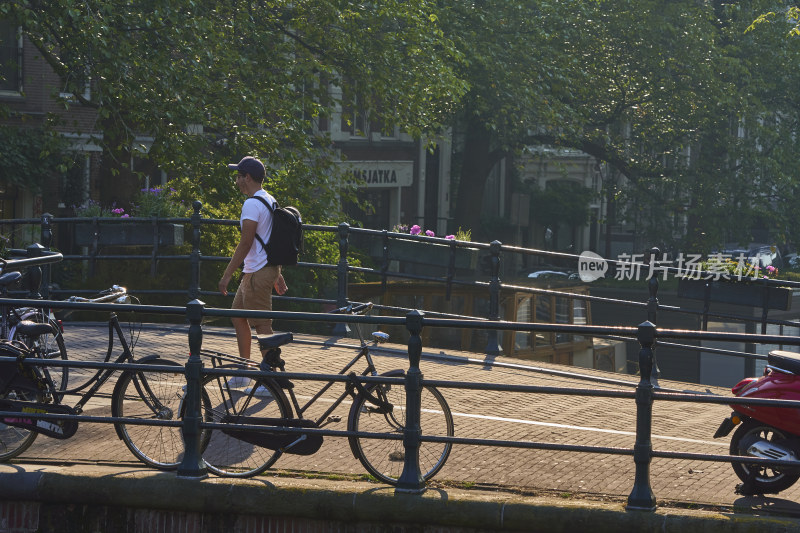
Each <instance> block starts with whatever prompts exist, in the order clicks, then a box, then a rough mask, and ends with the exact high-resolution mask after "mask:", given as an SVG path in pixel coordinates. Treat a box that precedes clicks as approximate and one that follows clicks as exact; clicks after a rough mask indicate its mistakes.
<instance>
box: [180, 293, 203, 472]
mask: <svg viewBox="0 0 800 533" xmlns="http://www.w3.org/2000/svg"><path fill="white" fill-rule="evenodd" d="M204 306H205V303H203V302H201V301H200V300H192V301H191V302H189V303H188V304H186V317H187V318H188V319H189V360H188V361H186V396H185V398H184V400H185V403H184V405H185V408H184V413H183V427H182V428H181V430H182V434H183V446H184V453H183V460H182V461H181V464H180V465H178V477H185V478H192V479H203V478H205V477H207V476H208V472H207V471H206V464H205V463H204V462H203V456H202V453H201V451H200V434H201V431H202V428H201V427H200V423H201V422H202V420H203V418H202V414H201V412H200V405H201V403H200V388H201V381H202V377H203V361H202V360H201V359H200V348H201V347H202V345H203V328H202V326H201V325H200V322H201V321H202V319H203V307H204Z"/></svg>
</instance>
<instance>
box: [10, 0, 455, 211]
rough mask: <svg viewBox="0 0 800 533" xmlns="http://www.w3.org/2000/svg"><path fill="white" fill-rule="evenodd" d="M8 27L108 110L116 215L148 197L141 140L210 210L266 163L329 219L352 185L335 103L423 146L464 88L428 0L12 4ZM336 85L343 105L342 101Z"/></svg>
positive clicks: (106, 139) (89, 102) (27, 0)
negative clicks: (133, 164)
mask: <svg viewBox="0 0 800 533" xmlns="http://www.w3.org/2000/svg"><path fill="white" fill-rule="evenodd" d="M0 17H3V18H6V19H10V20H12V21H14V22H16V23H18V24H20V25H21V26H22V28H23V31H24V32H25V34H26V35H27V37H28V38H29V39H30V40H31V41H32V42H33V43H34V45H35V46H36V47H37V48H38V51H39V52H40V53H41V54H42V57H43V58H44V59H45V60H46V61H47V62H48V63H49V64H50V66H52V68H53V69H54V70H55V71H56V73H58V74H59V75H60V77H61V78H62V79H63V80H64V83H65V87H64V88H63V90H65V91H66V92H70V93H72V95H73V98H74V99H75V100H76V101H78V102H80V103H81V104H82V105H84V106H88V107H91V108H94V109H96V110H97V112H98V114H99V118H98V127H97V129H98V130H99V131H101V132H102V138H98V139H97V142H99V143H100V144H101V146H102V147H103V150H104V153H103V164H104V172H105V174H106V175H107V176H114V177H115V179H114V181H113V182H111V183H112V185H111V186H109V187H107V188H106V189H104V190H103V191H102V194H103V198H101V200H102V201H103V202H104V203H111V201H116V202H118V203H120V204H123V205H124V204H126V203H127V202H128V201H129V199H130V197H131V196H132V194H133V193H134V192H135V191H136V190H138V187H139V181H138V180H136V178H135V176H134V175H133V174H132V173H131V171H130V169H129V168H128V167H129V162H130V160H131V157H130V156H131V152H132V150H134V149H135V148H136V147H135V146H134V144H135V137H136V134H137V133H139V134H146V135H148V136H151V137H153V138H154V142H153V146H152V148H151V150H150V154H149V157H150V158H151V159H152V160H153V162H155V163H156V164H158V165H159V166H160V167H161V168H163V169H165V170H167V171H168V172H169V173H170V175H180V176H186V177H187V179H188V181H189V182H191V186H189V185H188V184H186V185H185V186H184V187H183V189H184V190H187V189H192V191H191V192H193V193H195V194H197V195H199V196H200V197H201V198H203V199H205V200H206V202H205V203H206V204H207V205H208V207H209V208H212V209H213V208H214V207H212V206H221V205H227V204H230V203H231V202H230V200H231V198H232V193H233V191H234V189H233V187H232V185H231V184H230V183H228V180H227V178H228V173H227V171H225V169H224V166H223V165H222V164H223V163H227V162H230V161H235V160H238V158H240V157H241V156H242V155H243V154H245V153H254V154H256V155H259V156H261V157H262V158H263V159H264V160H266V161H267V162H268V163H269V164H270V166H271V167H272V169H273V172H272V174H271V176H272V182H271V183H270V186H272V187H273V188H274V190H275V191H276V192H278V193H285V192H287V191H290V192H291V195H290V196H289V197H288V198H286V201H287V202H292V203H296V204H300V205H301V206H302V207H303V209H304V211H306V212H307V213H309V215H311V217H312V218H311V220H321V219H322V217H324V215H325V214H326V213H330V212H331V211H330V204H331V202H330V200H332V199H333V198H334V196H335V195H337V194H339V193H340V192H341V191H340V189H341V188H342V186H343V184H341V183H339V182H337V181H336V180H335V179H333V178H332V177H331V176H330V171H329V170H330V169H329V167H328V166H327V163H328V161H329V159H330V150H331V143H330V141H329V140H328V139H326V138H325V136H324V135H315V134H314V133H313V131H314V128H313V126H314V125H315V123H318V122H319V121H320V120H323V119H326V118H328V117H329V116H330V112H331V109H332V108H333V106H334V105H344V106H348V105H349V104H352V102H353V101H358V102H359V103H360V105H361V107H362V108H366V109H368V110H372V111H373V113H374V114H375V115H376V116H380V117H381V119H382V120H383V121H384V123H386V124H390V125H394V124H398V125H400V126H402V127H403V128H404V129H405V130H406V131H410V132H412V133H416V134H418V133H421V132H422V131H425V130H429V129H434V128H436V127H437V126H438V125H439V124H440V122H441V118H442V112H441V110H442V109H446V108H447V107H448V105H449V102H450V101H451V99H452V95H453V94H457V92H458V90H459V89H458V88H459V82H458V81H457V79H456V78H455V77H454V76H453V74H452V72H451V71H450V68H449V66H448V65H449V63H450V57H449V56H450V55H451V54H452V48H451V47H449V46H448V44H447V40H446V39H445V38H444V37H443V36H442V33H441V31H440V30H439V28H438V25H437V23H436V17H435V15H434V12H433V9H432V7H431V6H430V5H429V4H428V1H427V0H415V1H412V2H406V1H399V0H391V1H387V2H381V5H380V6H379V7H378V8H376V7H375V6H372V5H361V4H353V3H350V2H340V1H335V0H311V1H306V2H289V1H282V0H253V1H250V2H241V1H239V0H222V1H218V0H214V1H211V0H134V1H132V2H125V3H120V2H117V1H113V0H94V1H91V2H86V1H85V0H11V1H9V2H4V3H3V4H2V5H0ZM87 84H88V85H87ZM330 85H337V86H340V87H342V88H343V91H342V95H343V96H342V97H331V95H330V93H329V87H330ZM87 86H88V87H89V89H90V90H89V93H87V92H86V88H87ZM87 94H88V97H87ZM348 99H350V101H348ZM201 128H202V129H201ZM312 192H313V193H314V195H316V196H314V195H312V194H311V193H312ZM320 199H321V201H320ZM317 203H319V204H321V207H320V208H319V209H317V208H315V207H314V205H316V204H317ZM222 212H225V214H230V213H231V212H233V211H232V210H227V209H224V208H222V210H221V211H220V214H222ZM317 216H319V217H320V218H319V219H317Z"/></svg>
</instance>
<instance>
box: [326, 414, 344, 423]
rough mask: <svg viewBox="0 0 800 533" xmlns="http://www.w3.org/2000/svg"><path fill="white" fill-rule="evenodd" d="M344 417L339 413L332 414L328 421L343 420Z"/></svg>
mask: <svg viewBox="0 0 800 533" xmlns="http://www.w3.org/2000/svg"><path fill="white" fill-rule="evenodd" d="M341 421H342V417H341V416H339V415H331V416H329V417H328V422H341Z"/></svg>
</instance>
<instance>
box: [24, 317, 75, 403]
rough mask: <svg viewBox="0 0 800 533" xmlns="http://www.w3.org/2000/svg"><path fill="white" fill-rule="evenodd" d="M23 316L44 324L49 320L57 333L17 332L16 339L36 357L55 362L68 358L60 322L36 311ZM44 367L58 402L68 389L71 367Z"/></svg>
mask: <svg viewBox="0 0 800 533" xmlns="http://www.w3.org/2000/svg"><path fill="white" fill-rule="evenodd" d="M23 318H24V319H25V320H31V321H33V322H39V323H42V324H43V323H45V322H47V323H49V324H50V327H51V328H53V331H54V332H55V333H53V334H50V333H45V334H43V335H34V336H24V335H18V334H16V333H15V334H14V338H15V340H19V341H22V342H23V343H24V344H25V346H27V347H28V348H30V349H31V350H32V351H33V354H34V356H35V357H39V358H41V359H51V360H54V363H57V361H56V360H58V359H61V360H62V361H66V360H67V347H66V346H65V345H64V336H63V335H62V334H61V326H60V325H59V324H58V322H56V321H55V320H53V319H52V318H45V317H44V316H43V315H42V313H41V312H35V313H32V314H30V315H29V316H24V317H23ZM43 368H44V369H46V370H47V374H48V375H49V376H50V379H51V380H52V381H53V391H54V394H55V395H56V396H57V397H56V398H55V400H56V402H60V401H61V398H62V397H63V394H58V393H59V392H63V391H65V390H66V389H67V385H68V381H69V368H68V367H66V366H60V365H55V364H54V365H48V366H46V367H43Z"/></svg>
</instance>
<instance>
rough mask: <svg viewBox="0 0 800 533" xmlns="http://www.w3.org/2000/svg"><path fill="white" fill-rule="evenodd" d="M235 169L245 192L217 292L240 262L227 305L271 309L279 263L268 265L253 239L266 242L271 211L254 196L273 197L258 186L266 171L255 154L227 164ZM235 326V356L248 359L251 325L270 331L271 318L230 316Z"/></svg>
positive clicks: (282, 288)
mask: <svg viewBox="0 0 800 533" xmlns="http://www.w3.org/2000/svg"><path fill="white" fill-rule="evenodd" d="M228 168H229V169H231V170H235V171H236V172H237V175H236V185H237V186H238V187H239V190H240V191H241V192H242V194H244V195H245V196H247V199H246V200H245V201H244V203H243V204H242V214H241V217H240V225H241V230H242V234H241V238H240V240H239V244H238V245H237V246H236V250H235V251H234V252H233V257H231V260H230V263H228V266H227V268H226V269H225V273H224V274H223V275H222V278H220V280H219V292H221V293H222V294H223V295H227V294H228V284H229V283H230V281H231V277H233V273H234V272H235V271H236V270H237V269H238V268H239V266H240V265H242V264H244V267H243V268H242V279H241V282H240V283H239V288H238V289H237V291H236V296H235V297H234V299H233V305H231V309H253V310H264V311H270V310H272V289H273V287H274V288H275V291H276V292H277V293H278V294H284V293H285V292H286V290H287V289H288V287H287V286H286V281H285V280H284V279H283V275H281V267H280V266H278V265H268V264H267V263H268V261H269V258H268V257H267V252H266V250H264V247H263V246H262V245H261V243H259V242H258V239H256V234H258V236H259V237H261V239H262V240H263V241H264V242H265V243H266V242H269V238H270V235H271V233H272V213H271V212H270V210H269V209H268V208H267V207H266V206H265V205H264V204H263V203H262V202H261V201H260V200H255V199H254V197H255V196H261V197H263V198H264V199H265V200H266V201H267V202H269V204H270V205H275V198H273V197H272V195H270V194H268V193H267V191H265V190H264V189H263V188H262V183H263V182H264V177H265V176H266V171H265V169H264V164H263V163H262V162H261V161H259V160H258V159H256V158H255V157H250V156H247V157H245V158H243V159H242V160H241V161H239V163H238V164H232V165H228ZM231 322H233V327H234V329H235V330H236V342H237V344H238V347H239V356H240V357H243V358H245V359H250V348H251V345H252V336H251V328H255V330H256V333H258V334H261V335H270V334H272V320H270V319H261V318H258V319H249V320H248V319H247V318H240V317H236V318H231Z"/></svg>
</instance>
